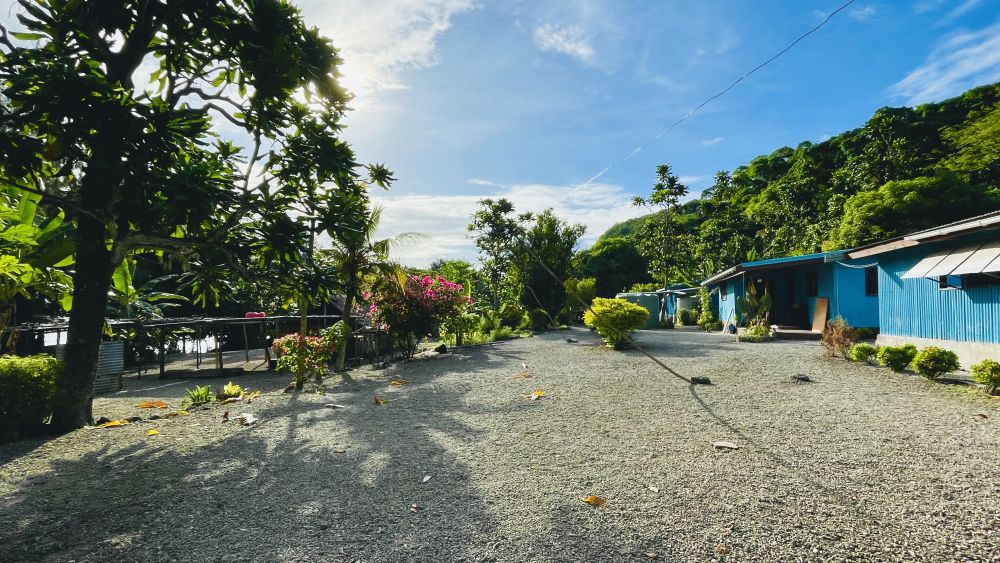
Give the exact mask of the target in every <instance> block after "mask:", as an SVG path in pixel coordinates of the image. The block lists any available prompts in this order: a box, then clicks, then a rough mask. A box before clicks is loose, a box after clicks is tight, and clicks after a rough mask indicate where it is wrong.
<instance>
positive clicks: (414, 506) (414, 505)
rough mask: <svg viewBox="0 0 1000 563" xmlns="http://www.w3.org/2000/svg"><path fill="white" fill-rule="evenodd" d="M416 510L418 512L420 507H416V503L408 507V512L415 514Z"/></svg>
mask: <svg viewBox="0 0 1000 563" xmlns="http://www.w3.org/2000/svg"><path fill="white" fill-rule="evenodd" d="M418 510H420V507H419V506H417V503H413V504H411V505H410V512H417V511H418Z"/></svg>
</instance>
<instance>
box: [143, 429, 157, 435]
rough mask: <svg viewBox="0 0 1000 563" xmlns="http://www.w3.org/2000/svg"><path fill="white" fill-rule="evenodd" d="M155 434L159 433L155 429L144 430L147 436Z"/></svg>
mask: <svg viewBox="0 0 1000 563" xmlns="http://www.w3.org/2000/svg"><path fill="white" fill-rule="evenodd" d="M157 434H159V432H158V431H156V430H147V431H146V435H147V436H156V435H157Z"/></svg>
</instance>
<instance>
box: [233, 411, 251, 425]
mask: <svg viewBox="0 0 1000 563" xmlns="http://www.w3.org/2000/svg"><path fill="white" fill-rule="evenodd" d="M232 420H235V421H236V422H239V423H240V426H251V425H253V424H256V423H257V418H256V417H254V415H252V414H250V413H248V412H241V413H240V414H238V415H236V416H234V417H233V418H232Z"/></svg>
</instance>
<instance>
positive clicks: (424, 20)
mask: <svg viewBox="0 0 1000 563" xmlns="http://www.w3.org/2000/svg"><path fill="white" fill-rule="evenodd" d="M841 3H842V2H840V1H817V2H788V1H753V2H750V1H745V2H733V1H729V2H724V1H714V0H707V1H701V2H628V1H625V2H623V1H598V0H591V1H565V2H487V1H480V2H470V1H467V0H405V1H396V2H388V1H384V2H383V1H375V0H367V1H347V2H337V3H333V5H331V3H328V2H322V1H319V0H316V1H305V0H303V1H302V3H301V5H302V7H303V10H304V12H305V14H306V16H307V17H308V18H310V19H312V20H313V21H315V22H316V23H317V24H318V25H320V26H321V28H323V29H324V30H325V31H327V32H328V33H329V35H330V36H331V37H332V38H333V39H334V42H335V43H337V44H338V45H340V46H341V47H342V49H343V55H344V57H345V58H346V59H347V65H345V74H346V76H345V81H346V82H347V84H348V85H349V86H350V87H351V88H352V89H353V90H354V91H355V92H356V94H357V98H356V99H355V102H354V106H355V108H356V109H355V111H354V112H353V113H352V114H351V115H350V116H349V117H348V120H347V123H348V127H347V130H346V133H345V137H346V139H347V140H348V141H349V142H351V143H352V144H353V145H354V147H355V148H356V150H357V152H358V153H359V156H360V157H361V158H362V159H364V160H366V161H384V162H386V163H388V164H389V165H390V166H391V167H392V168H393V169H394V170H395V171H396V175H397V177H398V178H399V180H398V182H397V183H396V185H395V187H394V188H393V189H392V190H391V192H389V193H388V194H385V195H381V196H380V197H379V201H380V202H381V203H382V204H383V205H385V206H386V208H387V209H386V214H385V222H386V224H385V226H384V228H383V232H384V233H385V234H392V233H395V232H400V231H420V232H423V233H425V234H427V235H428V237H429V238H428V240H427V241H426V242H425V243H423V244H420V245H416V246H413V247H409V248H404V249H401V250H400V251H399V254H400V255H399V257H400V258H401V259H402V260H403V261H404V262H406V263H409V264H413V265H424V264H426V263H428V262H429V261H430V260H432V259H434V258H436V257H446V258H451V257H464V258H474V248H473V247H472V245H471V242H470V241H469V240H468V239H467V238H466V236H465V231H464V225H465V223H466V222H467V217H468V214H469V213H470V212H471V211H472V209H474V208H475V204H476V201H477V200H478V199H479V198H481V197H487V196H507V197H510V198H511V199H513V200H514V201H515V203H516V204H517V205H518V207H519V208H522V209H525V210H536V211H537V210H540V209H541V208H543V207H545V206H552V207H554V208H555V209H556V212H557V214H559V215H561V216H563V217H565V218H566V219H569V220H571V221H575V222H581V223H584V224H586V225H587V226H588V231H589V232H588V236H587V238H586V239H585V240H584V246H587V245H589V244H590V243H592V242H593V240H594V239H595V238H596V237H597V236H598V235H600V233H601V232H603V230H604V229H606V228H607V227H608V226H609V225H611V224H612V223H614V222H616V221H619V220H622V219H625V218H627V217H631V216H635V215H637V214H640V213H641V210H637V209H634V208H632V207H630V205H629V202H628V200H629V197H630V195H631V194H633V193H637V194H645V193H647V192H648V190H649V188H650V185H651V183H652V179H653V176H654V169H655V167H656V165H658V164H660V163H669V164H671V165H672V166H673V167H674V170H675V172H676V173H677V174H678V175H680V176H682V177H684V178H685V179H686V180H687V183H688V184H689V185H690V186H691V188H692V191H693V192H697V191H698V190H700V189H703V188H705V187H707V186H708V185H709V184H710V181H711V178H712V176H713V174H714V173H715V171H717V170H720V169H732V168H734V167H736V166H739V165H741V164H744V163H746V162H747V161H748V160H750V159H751V158H753V157H754V156H756V155H758V154H762V153H767V152H770V151H772V150H774V149H776V148H778V147H780V146H782V145H792V146H794V145H795V144H797V143H798V142H800V141H802V140H807V139H808V140H814V141H818V140H822V139H824V138H826V136H827V135H832V134H836V133H838V132H840V131H843V130H846V129H851V128H854V127H858V126H860V125H861V124H862V123H863V122H864V120H865V119H866V118H867V117H869V116H870V115H871V114H872V112H874V111H875V110H876V109H878V108H879V107H882V106H886V105H902V104H912V103H920V102H925V101H933V100H939V99H943V98H946V97H949V96H951V95H954V94H957V93H960V92H962V91H963V90H965V89H967V88H969V87H971V86H974V85H978V84H984V83H989V82H993V81H996V80H998V79H1000V1H998V0H978V1H977V0H971V1H970V0H961V1H952V2H947V1H944V0H941V1H932V0H928V1H923V2H920V1H918V2H860V1H857V2H855V3H854V4H853V5H852V6H851V7H849V8H848V9H847V10H845V11H843V12H841V13H840V14H838V16H837V17H836V18H834V19H833V20H832V21H831V22H830V23H829V24H828V25H827V26H826V27H824V28H823V29H821V30H820V31H819V32H817V33H816V34H814V35H812V36H811V37H809V38H808V39H807V40H805V41H803V42H802V43H800V44H799V45H798V46H797V47H796V48H795V49H794V50H793V51H791V52H789V53H787V54H786V55H785V56H784V57H782V58H781V59H779V60H778V61H776V62H775V63H772V65H771V66H768V67H766V68H765V69H763V70H761V71H759V72H758V73H757V74H755V75H753V77H751V78H750V79H749V80H747V81H746V82H744V83H743V84H741V85H740V86H738V87H737V88H735V89H734V90H732V91H730V92H729V94H727V95H726V96H725V97H723V98H721V99H719V100H717V101H716V102H714V103H713V104H712V105H710V106H708V107H706V108H705V109H704V110H702V111H701V112H699V113H698V114H696V115H695V116H694V117H693V118H691V119H690V120H688V121H687V122H685V123H684V124H682V125H681V126H679V127H678V128H676V129H674V130H673V131H671V132H670V134H668V135H667V136H666V137H664V138H663V139H661V140H659V141H658V142H656V143H654V144H652V145H651V146H649V147H648V148H646V149H645V150H643V151H642V152H640V153H639V154H638V155H636V156H635V157H634V158H632V159H630V160H628V161H627V162H625V163H623V164H619V165H617V166H616V167H614V168H612V169H611V170H610V171H608V172H607V173H606V174H604V175H603V176H601V177H600V178H599V179H598V180H597V181H596V182H595V183H594V184H590V185H588V184H585V182H586V181H587V180H588V178H591V177H592V176H593V175H594V174H596V173H597V172H599V171H600V170H601V169H602V168H604V166H606V165H607V164H609V163H612V162H617V161H619V160H620V159H621V158H623V157H625V156H626V155H628V154H629V153H630V152H631V151H632V150H633V149H634V148H635V147H636V146H638V145H640V144H642V143H644V142H646V141H648V140H649V139H651V138H652V137H654V136H655V135H656V134H657V133H658V132H660V131H662V130H663V129H664V128H665V127H666V126H668V125H669V124H670V123H672V122H673V121H675V120H676V119H678V118H679V117H681V116H683V115H684V114H685V113H687V112H688V110H690V109H691V108H692V107H694V106H695V105H697V104H698V103H700V102H701V101H703V100H704V99H705V98H707V97H708V96H710V95H712V94H713V93H715V92H716V91H718V90H720V89H721V88H723V87H725V86H726V85H728V84H729V83H730V82H732V81H733V80H734V79H736V78H737V77H739V76H740V75H741V74H743V73H744V72H746V71H747V70H749V69H751V68H753V67H754V66H756V65H757V64H758V63H759V62H761V61H763V60H765V59H766V58H768V57H770V56H771V55H772V54H774V53H775V52H777V51H778V50H780V49H781V48H782V47H783V46H784V45H786V44H787V43H788V42H790V41H791V40H792V39H794V38H795V37H797V36H798V35H800V34H801V33H803V32H805V31H806V30H808V29H809V28H811V27H812V26H814V25H816V24H817V23H818V22H819V21H821V20H822V19H823V17H824V16H825V14H827V13H829V12H830V11H832V10H833V9H835V8H836V7H837V6H839V5H840V4H841ZM334 6H336V7H334Z"/></svg>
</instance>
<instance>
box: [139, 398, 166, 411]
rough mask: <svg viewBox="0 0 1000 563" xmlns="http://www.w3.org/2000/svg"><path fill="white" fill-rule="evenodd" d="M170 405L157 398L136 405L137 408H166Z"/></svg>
mask: <svg viewBox="0 0 1000 563" xmlns="http://www.w3.org/2000/svg"><path fill="white" fill-rule="evenodd" d="M169 407H170V405H168V404H167V403H164V402H163V401H161V400H159V399H157V400H155V401H142V402H141V403H139V404H138V405H136V406H135V408H137V409H165V408H169Z"/></svg>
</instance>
